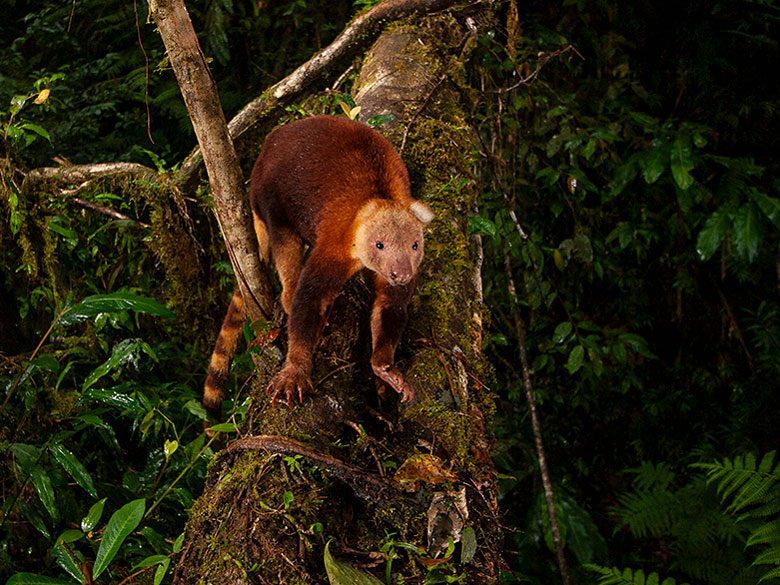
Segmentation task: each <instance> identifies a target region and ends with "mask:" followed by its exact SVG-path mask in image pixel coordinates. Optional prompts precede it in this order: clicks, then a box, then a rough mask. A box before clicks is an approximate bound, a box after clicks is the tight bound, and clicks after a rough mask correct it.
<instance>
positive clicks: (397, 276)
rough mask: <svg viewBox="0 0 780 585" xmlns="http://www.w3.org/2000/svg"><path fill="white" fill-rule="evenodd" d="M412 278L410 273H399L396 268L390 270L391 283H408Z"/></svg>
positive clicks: (396, 284)
mask: <svg viewBox="0 0 780 585" xmlns="http://www.w3.org/2000/svg"><path fill="white" fill-rule="evenodd" d="M411 279H412V276H411V275H410V274H405V273H399V272H398V271H396V270H391V271H390V284H392V285H395V286H398V285H403V284H407V283H408V282H409V281H410V280H411Z"/></svg>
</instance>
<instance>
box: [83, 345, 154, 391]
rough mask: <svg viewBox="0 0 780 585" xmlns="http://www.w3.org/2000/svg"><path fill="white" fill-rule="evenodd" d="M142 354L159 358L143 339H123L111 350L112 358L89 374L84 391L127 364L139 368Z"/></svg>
mask: <svg viewBox="0 0 780 585" xmlns="http://www.w3.org/2000/svg"><path fill="white" fill-rule="evenodd" d="M142 353H145V354H146V355H148V356H149V357H151V358H152V359H154V360H156V358H157V356H156V355H155V354H154V352H153V351H152V348H151V347H150V346H149V344H148V343H146V342H145V341H143V340H141V339H123V340H122V341H120V342H119V343H117V344H116V345H115V346H114V348H113V349H112V350H111V357H109V358H108V359H107V360H106V361H105V362H103V363H102V364H100V365H99V366H98V367H97V368H95V369H94V370H93V371H92V372H91V373H90V374H89V376H87V379H86V380H84V385H83V386H82V391H86V390H88V389H89V388H90V387H91V386H93V385H94V384H95V382H97V381H98V380H99V379H100V378H102V377H103V376H105V375H106V374H108V373H110V372H112V371H117V370H119V369H120V368H121V367H122V366H124V365H125V364H128V363H130V364H133V365H134V366H137V365H138V362H139V360H140V358H141V354H142Z"/></svg>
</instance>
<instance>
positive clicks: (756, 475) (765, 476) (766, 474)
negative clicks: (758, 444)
mask: <svg viewBox="0 0 780 585" xmlns="http://www.w3.org/2000/svg"><path fill="white" fill-rule="evenodd" d="M774 458H775V451H770V452H769V453H767V454H766V455H764V456H763V457H762V458H761V462H760V463H758V464H756V457H755V455H753V454H752V453H748V454H747V455H744V456H737V457H734V459H733V460H732V459H729V458H728V457H727V458H725V459H724V460H723V461H721V462H715V463H699V464H696V465H695V467H699V468H701V469H704V470H706V472H707V481H708V482H709V483H715V484H717V491H718V494H719V495H720V497H721V500H722V501H723V502H726V501H727V500H729V499H732V502H731V504H730V505H729V508H728V509H729V511H731V512H734V513H737V512H740V511H742V510H745V509H746V508H748V507H751V506H754V505H760V504H767V503H769V501H770V498H769V497H768V496H769V495H770V493H773V492H774V491H775V490H776V486H777V485H778V480H780V466H778V465H776V464H775V461H774ZM732 496H733V498H732ZM771 500H774V498H771Z"/></svg>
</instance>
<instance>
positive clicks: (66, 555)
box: [52, 544, 87, 583]
mask: <svg viewBox="0 0 780 585" xmlns="http://www.w3.org/2000/svg"><path fill="white" fill-rule="evenodd" d="M52 552H53V553H54V558H56V559H57V564H58V565H59V566H60V567H62V568H63V569H64V570H65V572H67V573H68V575H70V576H71V577H73V578H74V579H75V580H76V581H78V582H79V583H86V582H87V578H86V577H85V575H84V573H83V572H82V571H81V564H82V562H83V560H84V559H83V557H82V558H79V556H80V555H78V553H77V552H75V551H74V550H72V549H71V548H70V547H69V546H68V545H67V544H57V545H55V546H54V549H52Z"/></svg>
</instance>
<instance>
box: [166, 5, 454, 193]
mask: <svg viewBox="0 0 780 585" xmlns="http://www.w3.org/2000/svg"><path fill="white" fill-rule="evenodd" d="M457 4H459V2H458V1H457V0H384V2H380V3H379V4H378V5H376V6H374V7H373V8H372V9H371V10H369V11H367V12H364V13H362V14H360V15H358V16H357V17H355V19H354V20H353V21H352V22H351V23H350V24H349V25H348V26H347V27H346V28H345V29H344V30H343V31H342V32H341V34H340V35H339V36H338V37H336V39H335V40H334V41H333V42H332V43H331V44H330V45H328V46H327V47H325V48H324V49H323V50H322V51H320V52H319V53H317V54H316V55H314V56H313V57H312V58H311V59H309V60H308V61H306V63H304V64H303V65H301V66H300V67H298V68H297V69H296V70H295V71H293V72H292V73H291V74H290V75H288V76H287V77H285V78H284V79H282V80H281V81H279V82H278V83H276V84H275V85H273V86H271V87H270V88H269V89H267V90H266V91H264V92H263V94H262V95H261V96H260V97H258V98H256V99H255V100H253V101H251V102H250V103H248V104H247V105H246V106H244V108H243V109H242V110H241V111H240V112H239V113H238V114H236V116H235V117H234V118H233V119H232V120H231V121H230V123H229V124H228V129H229V130H230V136H231V138H232V139H233V140H237V139H239V138H240V137H241V136H242V135H243V134H244V133H246V132H247V131H249V130H251V129H252V128H253V127H255V126H256V125H257V124H259V123H260V122H262V121H263V120H264V119H265V118H266V116H268V115H269V114H270V112H272V111H274V110H275V109H276V108H277V107H279V106H282V105H284V104H287V103H290V102H291V101H292V100H293V99H295V97H296V96H298V95H300V94H301V93H302V92H303V91H304V90H305V89H306V88H308V87H309V86H310V85H311V84H312V83H314V82H315V81H318V80H320V79H321V78H323V77H325V76H326V75H328V74H332V73H334V71H336V69H337V68H336V65H337V63H340V62H344V61H347V60H348V59H351V58H353V57H354V56H355V55H357V54H358V53H359V52H360V51H361V50H363V49H365V48H366V47H368V46H370V44H371V43H373V42H374V40H375V39H376V38H377V37H378V36H379V33H381V32H382V30H384V29H385V28H386V27H387V26H388V25H389V24H390V23H392V22H394V21H396V20H399V19H401V18H406V17H409V16H415V15H422V14H433V13H435V12H441V11H443V10H447V9H449V8H452V7H454V6H456V5H457ZM201 156H202V155H201V152H200V149H199V148H196V149H195V150H193V151H192V152H191V153H190V154H189V155H188V156H187V158H186V159H185V160H184V162H183V163H182V166H181V169H180V171H179V175H178V178H179V180H180V181H181V183H182V184H185V183H188V182H189V181H190V179H191V178H192V176H193V175H194V174H195V173H197V172H198V170H199V169H200V165H201V164H202V162H203V161H202V158H201Z"/></svg>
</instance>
